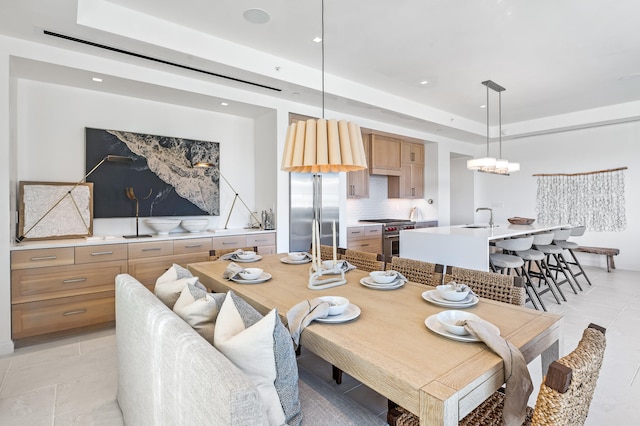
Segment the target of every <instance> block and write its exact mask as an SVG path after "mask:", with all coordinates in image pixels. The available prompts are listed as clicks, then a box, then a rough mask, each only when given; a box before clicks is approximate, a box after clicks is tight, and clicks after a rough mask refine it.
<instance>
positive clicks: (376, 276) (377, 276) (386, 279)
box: [369, 271, 398, 284]
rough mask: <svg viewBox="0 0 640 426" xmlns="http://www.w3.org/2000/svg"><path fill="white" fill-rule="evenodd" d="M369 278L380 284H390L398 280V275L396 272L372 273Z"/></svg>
mask: <svg viewBox="0 0 640 426" xmlns="http://www.w3.org/2000/svg"><path fill="white" fill-rule="evenodd" d="M369 276H370V277H371V279H372V280H374V281H375V282H377V283H378V284H389V283H391V282H393V281H395V279H396V278H397V276H398V274H396V273H395V272H394V271H371V272H369Z"/></svg>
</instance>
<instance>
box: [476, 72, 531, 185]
mask: <svg viewBox="0 0 640 426" xmlns="http://www.w3.org/2000/svg"><path fill="white" fill-rule="evenodd" d="M482 84H483V85H485V86H486V87H487V104H486V106H487V156H486V157H482V158H474V159H471V160H467V169H468V170H477V171H479V172H483V173H493V174H497V175H509V174H511V173H513V172H517V171H519V170H520V163H514V162H510V161H509V160H507V159H504V158H502V92H504V91H505V90H506V89H505V88H504V87H502V86H500V85H498V84H496V83H494V82H493V81H491V80H487V81H483V82H482ZM489 89H491V90H493V91H495V92H498V120H499V125H498V135H499V136H498V141H499V147H500V158H495V157H490V156H489Z"/></svg>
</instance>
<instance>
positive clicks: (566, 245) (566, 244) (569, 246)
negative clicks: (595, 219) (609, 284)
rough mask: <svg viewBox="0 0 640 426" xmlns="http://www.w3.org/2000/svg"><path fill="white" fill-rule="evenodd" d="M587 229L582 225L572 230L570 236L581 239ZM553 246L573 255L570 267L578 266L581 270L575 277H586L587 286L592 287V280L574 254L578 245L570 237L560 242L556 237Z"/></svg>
mask: <svg viewBox="0 0 640 426" xmlns="http://www.w3.org/2000/svg"><path fill="white" fill-rule="evenodd" d="M586 229H587V227H586V226H584V225H582V226H574V227H573V228H570V231H571V232H570V233H569V236H570V237H581V236H582V235H584V231H585V230H586ZM561 236H562V235H561ZM553 244H555V245H557V246H560V247H562V248H563V249H565V250H567V251H568V252H569V253H570V254H571V257H572V259H573V262H570V261H568V260H567V263H568V264H569V265H576V266H577V267H578V269H580V272H577V273H575V272H574V274H573V276H574V277H579V276H580V275H582V276H583V277H584V279H585V280H587V284H589V285H591V280H589V277H587V274H586V272H584V268H583V267H582V265H581V264H580V262H579V261H578V258H577V257H576V255H575V253H574V252H573V250H574V249H577V248H578V247H579V245H578V243H574V242H573V241H569V240H568V237H567V239H564V240H559V239H557V238H556V237H554V238H553Z"/></svg>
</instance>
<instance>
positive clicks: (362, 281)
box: [360, 277, 404, 290]
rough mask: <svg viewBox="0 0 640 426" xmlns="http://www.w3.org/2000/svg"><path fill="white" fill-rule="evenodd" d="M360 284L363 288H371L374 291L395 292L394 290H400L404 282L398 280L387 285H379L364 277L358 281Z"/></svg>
mask: <svg viewBox="0 0 640 426" xmlns="http://www.w3.org/2000/svg"><path fill="white" fill-rule="evenodd" d="M360 284H362V285H363V286H365V287H369V288H373V289H375V290H395V289H396V288H400V287H402V286H403V285H404V281H402V280H400V279H398V280H395V281H392V282H390V283H389V284H380V283H377V282H375V281H374V280H373V279H371V278H370V277H364V278H362V279H360Z"/></svg>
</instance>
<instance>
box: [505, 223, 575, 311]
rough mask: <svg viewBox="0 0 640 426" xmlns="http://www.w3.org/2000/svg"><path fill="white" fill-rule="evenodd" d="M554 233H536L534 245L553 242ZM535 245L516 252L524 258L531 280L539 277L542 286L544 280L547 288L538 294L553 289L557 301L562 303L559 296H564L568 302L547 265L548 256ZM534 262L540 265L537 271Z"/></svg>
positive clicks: (564, 298)
mask: <svg viewBox="0 0 640 426" xmlns="http://www.w3.org/2000/svg"><path fill="white" fill-rule="evenodd" d="M553 235H554V233H553V232H545V233H542V234H534V235H533V247H535V246H537V245H547V244H551V242H552V241H553ZM533 247H532V248H530V249H529V250H524V251H518V252H516V254H517V255H518V256H520V257H521V258H522V260H524V263H525V266H524V269H525V270H526V271H527V273H528V276H527V278H528V279H529V280H531V277H535V278H538V287H540V285H541V283H542V281H543V280H544V282H545V284H546V286H547V288H546V289H544V290H542V291H539V292H538V295H541V294H544V293H546V292H547V291H551V294H553V297H555V299H556V302H557V303H558V304H560V299H559V298H558V296H560V297H562V300H564V301H565V302H566V301H567V298H566V297H565V296H564V293H562V290H560V287H559V286H558V284H557V283H556V280H555V279H554V278H553V274H552V273H551V271H550V270H549V268H548V266H547V262H546V261H545V257H546V256H545V254H544V253H543V252H541V251H539V250H536V249H535V248H533ZM534 263H535V265H536V266H537V267H538V270H537V271H534V270H533V269H532V267H533V264H534ZM531 285H533V282H531Z"/></svg>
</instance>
